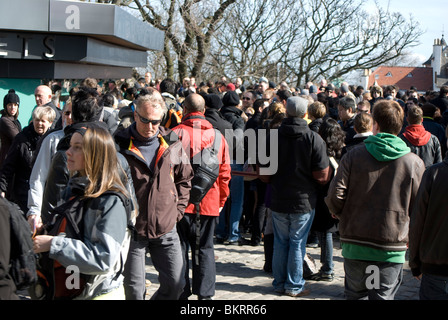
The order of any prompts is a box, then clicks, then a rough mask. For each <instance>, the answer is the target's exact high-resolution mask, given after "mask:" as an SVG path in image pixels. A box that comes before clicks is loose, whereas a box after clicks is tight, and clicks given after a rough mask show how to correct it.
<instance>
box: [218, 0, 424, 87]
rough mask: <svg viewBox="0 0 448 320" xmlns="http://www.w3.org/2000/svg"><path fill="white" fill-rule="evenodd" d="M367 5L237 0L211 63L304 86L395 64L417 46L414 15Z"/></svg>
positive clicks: (345, 0)
mask: <svg viewBox="0 0 448 320" xmlns="http://www.w3.org/2000/svg"><path fill="white" fill-rule="evenodd" d="M363 7H364V3H363V2H362V1H361V0H356V1H353V0H298V1H287V0H286V1H276V0H273V1H267V0H254V1H250V2H238V3H237V4H236V5H235V6H234V7H233V8H232V10H231V11H229V15H230V17H229V18H226V21H231V23H230V24H226V25H225V28H224V30H223V32H220V33H218V34H217V35H216V36H217V39H216V41H217V43H218V44H219V46H217V48H218V49H217V50H215V51H212V53H211V56H212V57H213V58H214V59H213V60H211V61H210V64H214V63H215V62H220V63H221V68H222V69H221V70H220V72H227V73H231V74H232V75H234V76H244V75H250V76H260V75H265V76H269V77H270V78H272V79H275V81H277V82H280V81H282V80H287V81H289V82H295V83H296V84H297V85H301V84H304V83H306V82H308V81H316V80H317V79H319V78H321V77H324V78H327V79H328V80H332V79H339V78H341V77H343V76H344V75H346V74H348V73H350V72H352V71H353V70H358V69H368V68H373V67H376V66H378V65H380V64H384V63H387V62H389V61H393V60H394V59H396V58H397V57H400V56H401V55H402V54H403V53H404V51H405V50H406V49H409V48H411V47H412V46H415V45H416V44H417V40H418V38H419V37H420V35H421V34H422V32H421V31H420V30H419V27H418V23H416V22H415V21H413V19H412V17H410V20H409V21H407V20H406V19H405V18H404V17H403V16H402V15H401V14H399V13H389V12H385V11H384V10H383V9H381V8H380V7H379V6H378V5H376V9H375V10H374V11H372V12H366V11H365V10H363ZM232 16H233V19H232Z"/></svg>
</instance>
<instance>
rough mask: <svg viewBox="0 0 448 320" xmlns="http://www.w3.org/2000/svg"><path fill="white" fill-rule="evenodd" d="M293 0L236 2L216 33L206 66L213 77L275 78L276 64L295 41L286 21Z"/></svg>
mask: <svg viewBox="0 0 448 320" xmlns="http://www.w3.org/2000/svg"><path fill="white" fill-rule="evenodd" d="M294 2H295V0H258V1H239V2H237V3H236V4H235V6H233V7H232V9H231V10H229V11H228V12H227V14H226V18H225V19H224V20H225V22H226V23H225V24H224V23H223V25H222V26H221V27H220V28H219V31H218V32H217V33H216V37H215V42H214V43H216V46H214V47H215V48H216V49H215V50H212V52H211V59H209V61H208V64H209V65H210V66H214V69H215V70H214V71H215V73H218V74H222V75H226V76H228V77H230V78H232V77H236V76H239V77H241V78H244V79H251V78H258V77H260V76H268V77H270V78H276V76H277V74H278V69H279V63H281V61H282V59H284V57H285V56H286V54H287V50H283V49H287V48H288V47H289V46H290V45H291V43H292V41H293V40H294V39H295V32H296V29H297V26H296V25H294V24H292V23H291V22H292V20H291V19H290V15H291V12H290V8H291V7H292V6H293V5H294Z"/></svg>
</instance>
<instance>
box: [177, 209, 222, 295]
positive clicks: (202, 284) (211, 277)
mask: <svg viewBox="0 0 448 320" xmlns="http://www.w3.org/2000/svg"><path fill="white" fill-rule="evenodd" d="M217 220H218V217H211V216H201V217H200V222H201V226H200V230H201V233H200V242H199V252H198V257H199V261H198V263H197V261H196V250H197V248H196V214H188V213H186V214H185V215H184V217H183V218H182V220H181V221H179V222H178V223H177V232H178V233H179V238H180V243H181V248H182V254H183V256H184V268H185V270H184V271H185V273H184V275H185V283H186V284H185V287H184V291H183V293H182V295H181V296H180V299H187V298H188V297H189V296H190V295H191V294H192V293H193V294H196V295H198V296H199V298H203V297H212V296H214V295H215V283H216V264H215V250H214V245H213V235H214V231H215V226H216V223H217ZM190 249H191V262H192V263H191V264H192V271H193V272H192V286H191V284H190V277H189V269H190V259H189V251H190Z"/></svg>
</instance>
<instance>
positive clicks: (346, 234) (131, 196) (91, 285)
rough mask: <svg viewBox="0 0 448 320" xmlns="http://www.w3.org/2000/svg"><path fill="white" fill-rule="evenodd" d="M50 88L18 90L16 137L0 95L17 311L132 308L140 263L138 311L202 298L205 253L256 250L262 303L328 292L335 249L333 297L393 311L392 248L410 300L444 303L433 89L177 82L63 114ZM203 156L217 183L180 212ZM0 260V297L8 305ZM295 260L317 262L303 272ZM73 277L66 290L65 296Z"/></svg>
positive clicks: (444, 117) (438, 123)
mask: <svg viewBox="0 0 448 320" xmlns="http://www.w3.org/2000/svg"><path fill="white" fill-rule="evenodd" d="M60 89H61V87H60V86H58V85H57V84H56V83H53V85H51V84H43V85H39V86H38V87H37V88H36V90H35V100H36V106H35V107H34V109H33V111H32V114H31V117H30V120H29V122H28V123H27V124H26V126H24V127H23V129H22V124H21V123H20V122H19V121H18V114H19V109H20V97H19V95H18V94H17V93H16V91H15V90H14V89H11V90H9V92H8V94H7V95H5V97H4V101H3V110H1V115H2V117H1V118H0V140H1V149H0V192H1V196H2V199H1V201H2V203H1V206H0V208H10V207H9V206H6V204H4V203H3V202H5V201H6V202H9V203H15V204H17V207H14V208H17V210H19V211H20V212H21V214H22V215H23V217H24V219H26V220H27V221H28V223H29V228H30V230H29V231H30V239H31V240H32V242H33V248H34V252H35V253H36V257H37V262H38V263H37V264H36V268H38V270H39V272H38V273H37V274H38V276H37V278H38V279H37V281H36V283H35V284H33V285H31V286H30V288H29V290H30V292H31V296H32V297H34V298H37V299H129V300H144V299H145V295H146V287H145V255H146V253H147V252H148V253H149V254H150V256H151V259H152V263H153V265H154V267H155V269H156V270H157V272H158V275H159V277H158V279H159V283H160V287H159V289H158V290H157V291H156V293H155V294H154V295H153V296H152V297H151V299H168V300H178V299H181V300H183V299H188V298H189V297H190V296H191V295H196V296H197V297H198V299H200V300H208V299H212V298H213V296H214V295H215V278H216V267H215V254H214V244H215V243H219V244H224V245H229V246H231V245H252V246H261V245H262V246H263V248H264V253H265V263H264V267H263V269H264V270H265V271H266V272H267V273H269V274H272V277H273V283H272V285H273V290H275V292H278V293H280V294H285V295H289V296H292V297H301V296H305V295H307V294H309V290H308V289H306V288H305V283H306V281H332V280H333V277H334V270H333V268H334V264H333V237H334V236H335V234H337V235H338V236H339V238H340V241H341V247H342V255H343V257H344V271H345V296H346V298H347V299H365V298H369V299H393V298H394V295H395V293H396V291H397V289H398V288H399V286H400V284H401V280H402V273H403V264H404V263H405V262H406V260H405V254H406V252H408V251H409V265H410V267H411V270H412V273H413V275H414V276H415V277H417V278H419V279H421V288H420V298H421V299H447V298H448V292H447V291H446V290H447V289H446V286H445V287H444V285H443V284H444V283H446V281H447V280H448V255H447V253H446V252H447V251H446V248H447V246H448V241H447V238H446V236H444V232H446V231H448V212H447V208H448V205H447V204H448V203H447V201H446V200H444V199H445V198H444V194H445V193H446V192H447V187H446V184H444V183H443V180H444V178H445V177H447V178H448V158H446V157H445V154H446V152H447V136H448V130H447V124H448V108H447V107H448V97H447V94H448V86H442V87H441V88H440V91H439V92H433V91H427V92H425V93H419V92H418V90H417V88H411V89H410V90H399V88H397V87H396V86H385V87H381V86H379V85H376V84H375V85H373V86H372V87H370V88H363V87H362V86H358V87H354V86H350V85H348V84H347V83H342V84H341V85H340V86H338V87H336V86H335V85H333V84H331V83H330V84H329V83H327V82H326V81H325V80H324V79H323V80H322V81H321V82H320V83H318V84H317V83H312V82H310V83H307V84H306V85H305V86H304V87H302V88H297V87H293V86H290V85H288V84H287V83H286V82H281V83H280V84H275V83H273V82H272V81H269V80H268V79H267V78H265V77H262V78H260V79H259V80H258V81H257V82H256V83H253V84H247V83H244V84H243V82H242V81H241V79H240V78H238V79H237V80H236V81H234V82H230V81H227V79H226V78H225V77H222V78H221V79H220V80H218V81H216V82H211V81H209V82H201V83H199V84H197V83H196V81H195V79H194V78H193V77H191V78H185V79H183V81H182V83H180V84H178V83H176V82H175V81H173V80H172V79H169V78H167V79H160V80H156V81H154V80H153V79H152V77H151V74H150V73H149V72H148V73H146V74H145V77H142V78H140V79H138V80H136V81H129V80H128V81H113V80H110V81H107V82H105V83H104V84H102V85H101V84H100V83H99V82H98V81H97V80H96V79H93V78H86V79H84V80H82V81H81V82H80V83H79V84H77V85H76V86H73V87H72V88H70V91H69V95H68V98H65V99H62V96H61V95H60V91H59V90H60ZM24 125H25V124H24ZM229 133H230V134H229ZM252 133H253V134H252ZM251 137H255V138H254V139H252V138H251ZM207 148H213V149H214V151H215V153H216V155H217V158H218V159H219V174H218V175H217V178H216V180H214V181H212V183H213V184H212V187H211V188H210V190H208V191H207V192H206V194H205V195H204V196H203V198H201V200H200V203H199V204H197V205H195V204H194V203H192V200H191V194H190V191H191V190H192V185H194V183H195V179H194V178H195V174H196V171H197V166H195V163H194V161H193V159H196V158H194V157H195V156H196V157H197V156H198V155H201V154H202V152H203V150H205V149H207ZM254 148H255V149H254ZM261 149H263V152H266V153H265V155H267V156H268V159H269V162H266V161H262V159H261V155H260V154H259V153H261ZM253 150H255V153H254V152H253ZM274 162H275V163H274ZM272 166H273V167H275V170H274V171H269V170H267V169H268V168H271V167H272ZM8 210H11V209H8ZM3 211H6V210H3ZM1 214H2V219H3V218H4V217H6V216H7V214H8V213H7V212H1ZM5 221H6V220H5ZM246 235H249V237H247V236H246ZM1 245H2V254H1V255H0V257H1V259H2V261H1V264H0V265H1V266H2V270H0V298H2V299H14V298H17V295H16V293H15V292H14V291H15V290H14V279H13V278H12V277H11V276H9V274H8V272H9V271H8V268H5V266H8V265H9V262H8V259H9V252H10V250H11V247H10V244H8V243H2V244H1ZM307 246H319V247H320V250H321V257H320V262H321V268H320V270H319V271H318V272H316V273H314V274H305V272H304V260H305V256H306V247H307ZM190 256H191V264H190ZM45 261H53V262H54V263H51V264H45V263H44V262H45ZM48 265H50V266H51V267H48ZM73 265H75V266H76V267H77V268H78V271H79V273H80V275H81V280H80V283H81V285H80V286H74V287H67V285H66V283H67V273H66V270H67V268H69V267H70V266H73ZM43 266H47V267H46V269H45V268H44V267H43ZM372 266H374V267H375V268H376V269H375V270H378V272H379V274H380V275H381V276H380V277H379V283H378V286H377V287H376V286H374V288H372V287H371V286H369V285H368V283H367V280H366V279H367V277H368V276H369V273H367V272H366V270H368V269H369V268H371V267H372ZM39 268H41V269H39ZM190 268H191V269H192V273H191V274H192V278H191V279H190V271H189V269H190ZM42 278H43V279H42ZM39 280H40V281H39ZM42 280H43V281H42ZM43 287H45V288H43ZM36 292H39V294H37V293H36Z"/></svg>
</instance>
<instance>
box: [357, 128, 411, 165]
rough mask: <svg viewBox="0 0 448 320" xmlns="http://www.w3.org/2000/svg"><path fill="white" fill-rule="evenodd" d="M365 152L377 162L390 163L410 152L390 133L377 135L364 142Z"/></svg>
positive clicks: (404, 144)
mask: <svg viewBox="0 0 448 320" xmlns="http://www.w3.org/2000/svg"><path fill="white" fill-rule="evenodd" d="M364 143H365V144H366V148H367V151H369V153H370V154H371V155H372V156H373V157H374V158H375V159H376V160H378V161H392V160H395V159H398V158H400V157H402V156H404V155H405V154H407V153H409V152H411V149H409V147H408V146H407V145H406V143H405V142H404V141H403V140H401V139H400V138H399V137H397V136H395V135H393V134H390V133H378V134H376V135H374V136H369V137H368V138H367V139H366V140H364Z"/></svg>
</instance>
